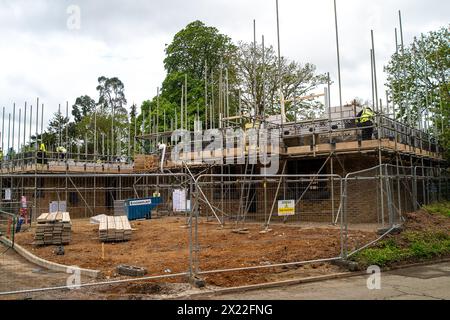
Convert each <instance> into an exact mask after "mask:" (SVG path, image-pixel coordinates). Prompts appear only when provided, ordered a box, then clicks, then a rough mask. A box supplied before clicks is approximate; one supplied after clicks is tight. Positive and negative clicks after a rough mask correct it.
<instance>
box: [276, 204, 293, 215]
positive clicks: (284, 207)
mask: <svg viewBox="0 0 450 320" xmlns="http://www.w3.org/2000/svg"><path fill="white" fill-rule="evenodd" d="M278 216H280V217H285V216H295V200H280V201H278Z"/></svg>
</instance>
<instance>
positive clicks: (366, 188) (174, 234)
mask: <svg viewBox="0 0 450 320" xmlns="http://www.w3.org/2000/svg"><path fill="white" fill-rule="evenodd" d="M0 179H1V182H0V185H1V186H2V190H1V195H2V197H1V198H2V201H1V203H0V205H1V211H0V233H1V241H2V243H3V244H2V245H1V246H0V248H1V251H0V294H1V295H8V294H11V293H17V292H29V291H36V290H43V289H56V288H66V287H67V286H68V285H69V286H70V285H74V284H75V285H77V286H98V285H100V284H115V283H122V282H125V283H126V282H130V281H146V280H154V281H165V279H168V278H173V279H181V280H179V281H188V280H189V279H191V280H192V279H197V278H205V279H206V281H207V282H208V283H213V284H216V285H227V279H228V277H227V276H224V275H225V274H230V273H231V274H232V275H233V276H235V277H246V278H252V279H254V281H255V282H256V281H261V280H267V279H271V278H270V274H271V273H274V272H280V271H283V270H285V269H286V268H291V267H294V266H301V265H305V264H312V263H322V262H331V261H334V260H340V259H346V258H347V257H348V256H349V255H352V254H354V252H356V251H358V250H360V249H361V248H365V247H366V246H367V245H370V244H372V243H374V240H377V239H376V238H377V236H376V233H375V231H378V230H379V229H383V230H386V232H388V231H389V230H390V228H392V227H393V226H394V225H397V224H401V223H402V222H403V221H404V214H405V213H407V212H411V211H413V210H415V209H417V208H419V207H420V206H422V205H424V204H429V203H432V202H435V201H444V200H449V199H450V175H449V172H448V171H446V170H444V169H438V168H426V167H397V166H391V165H380V166H378V167H375V168H371V169H368V170H363V171H359V172H354V173H349V174H347V176H345V177H341V176H339V175H326V174H323V175H321V174H317V175H270V176H264V175H256V174H243V175H233V174H230V173H226V174H225V173H224V174H201V175H198V176H194V175H193V174H191V173H190V172H188V173H187V174H111V175H109V174H91V175H85V174H52V175H42V174H30V175H27V174H25V175H3V176H0ZM6 189H9V190H8V191H6ZM5 192H7V193H8V197H7V198H8V199H11V200H8V201H6V200H5ZM155 197H156V198H160V199H161V203H160V204H158V206H157V207H155V208H154V210H153V211H152V220H149V221H133V222H132V227H133V228H134V229H133V236H132V241H131V242H123V243H116V244H114V245H111V244H101V242H100V241H99V238H98V231H97V230H98V226H95V225H92V224H90V221H89V219H88V218H91V217H92V216H95V215H98V214H107V215H114V214H117V215H120V214H124V212H123V211H122V212H121V211H120V210H119V208H122V205H121V203H123V201H126V200H127V199H145V198H155ZM20 199H22V200H25V202H21V201H20ZM14 202H15V203H16V205H14ZM52 202H56V203H57V205H58V206H60V205H61V206H64V209H65V211H68V212H70V213H71V217H72V223H73V227H72V234H73V235H72V242H71V243H70V245H68V246H66V247H65V251H66V255H65V256H58V255H56V253H54V251H55V252H56V247H45V248H35V247H34V246H33V245H32V242H33V235H34V230H35V227H36V224H35V220H36V217H37V216H39V215H40V214H41V213H44V212H48V211H49V210H50V208H49V206H50V203H52ZM52 205H55V203H53V204H52ZM24 207H26V208H27V210H28V211H27V212H28V213H29V215H28V219H29V221H28V224H24V225H22V227H23V228H24V229H25V230H26V229H27V228H28V230H27V231H26V232H20V233H18V234H17V233H16V231H23V230H18V228H17V226H18V222H19V220H20V219H21V218H22V219H23V211H21V209H22V210H23V208H24ZM22 223H23V222H22ZM366 231H367V233H365V232H366ZM369 232H371V233H370V234H371V236H368V235H369ZM20 255H22V256H23V257H25V258H23V257H20ZM38 258H43V259H46V260H48V261H52V262H54V263H59V264H60V265H57V264H51V266H50V269H53V270H57V271H59V272H56V273H55V272H52V271H48V270H47V269H46V268H45V266H48V265H49V264H48V261H43V260H39V259H38ZM27 260H28V261H27ZM30 261H31V262H33V263H31V262H30ZM120 264H132V265H136V266H141V267H144V268H146V269H147V274H146V276H143V277H140V278H139V277H138V278H136V277H130V276H123V275H121V276H119V275H117V274H116V273H115V272H114V270H115V267H116V266H118V265H120ZM38 265H40V267H38ZM64 265H67V266H68V267H65V266H64ZM73 265H77V266H79V267H80V268H85V269H93V270H99V271H102V276H101V277H100V278H93V277H92V272H91V271H89V270H84V269H81V270H79V275H80V277H79V279H78V280H79V282H74V281H73V280H74V270H75V271H76V270H78V269H75V268H74V267H71V266H73ZM67 272H69V273H67ZM75 274H76V272H75ZM262 275H265V276H267V277H266V278H264V279H262V278H261V276H262ZM102 277H103V278H102ZM68 280H69V281H68ZM171 281H174V280H171Z"/></svg>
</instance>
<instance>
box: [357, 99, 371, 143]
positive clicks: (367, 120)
mask: <svg viewBox="0 0 450 320" xmlns="http://www.w3.org/2000/svg"><path fill="white" fill-rule="evenodd" d="M374 117H375V113H374V112H373V111H372V109H371V108H370V107H364V108H363V109H362V110H361V112H359V113H358V115H357V116H356V124H357V125H358V128H363V129H362V139H363V140H372V135H373V120H374Z"/></svg>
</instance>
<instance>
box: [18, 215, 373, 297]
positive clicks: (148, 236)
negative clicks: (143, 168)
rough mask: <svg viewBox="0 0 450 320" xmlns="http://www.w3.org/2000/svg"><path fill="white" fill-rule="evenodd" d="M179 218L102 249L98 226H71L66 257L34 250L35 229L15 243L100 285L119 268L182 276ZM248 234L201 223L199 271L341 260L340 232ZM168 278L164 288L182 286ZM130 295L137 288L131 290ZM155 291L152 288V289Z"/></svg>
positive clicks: (290, 272)
mask: <svg viewBox="0 0 450 320" xmlns="http://www.w3.org/2000/svg"><path fill="white" fill-rule="evenodd" d="M185 222H186V221H185V219H184V218H176V217H175V218H172V217H171V218H163V219H156V220H148V221H136V222H132V223H131V224H132V227H133V228H134V229H135V230H134V231H133V236H132V240H131V241H129V242H123V243H109V244H104V259H103V258H102V243H101V242H100V240H99V239H98V226H97V225H92V224H90V223H89V220H74V221H73V226H72V242H71V244H70V245H68V246H65V255H64V256H57V255H56V254H55V253H54V250H55V247H54V246H49V247H36V246H34V245H33V237H34V229H31V230H30V231H28V232H25V233H20V234H17V236H16V241H17V243H19V244H20V245H22V246H23V247H25V248H26V249H27V250H29V251H31V252H33V253H34V254H35V255H37V256H39V257H41V258H44V259H46V260H49V261H53V262H56V263H61V264H64V265H69V266H78V267H82V268H89V269H96V270H101V271H102V274H103V277H104V278H105V279H120V278H121V277H120V276H119V275H118V274H116V271H115V268H116V267H117V266H118V265H120V264H127V265H133V266H139V267H145V268H146V269H147V271H148V275H168V274H174V273H182V272H186V271H187V270H188V268H189V245H188V244H189V232H190V230H189V228H186V226H185ZM245 228H248V232H249V233H248V234H237V233H233V232H232V231H233V229H234V225H231V224H230V225H229V226H226V227H225V228H219V226H218V225H217V224H215V223H210V222H206V220H202V221H200V222H199V226H198V237H199V245H200V251H199V261H200V263H199V267H200V271H209V270H217V269H229V268H242V267H251V266H263V265H269V264H278V263H286V262H298V261H305V260H315V259H323V258H332V257H337V256H339V254H340V229H339V228H337V227H332V226H325V227H311V226H308V227H302V226H290V225H273V226H272V227H271V229H272V231H271V232H269V233H265V234H262V233H260V231H261V230H262V229H261V225H260V224H246V225H245ZM375 238H376V234H375V232H372V231H357V230H350V231H349V249H350V250H351V249H352V248H356V247H360V246H361V245H364V244H366V243H368V242H370V241H371V240H373V239H375ZM336 268H337V267H336V266H332V265H330V264H326V263H319V264H313V265H310V266H304V267H283V268H265V269H258V270H254V271H240V272H226V273H217V274H216V273H215V274H208V275H205V276H204V277H203V278H204V279H205V280H206V282H207V284H208V285H213V286H219V287H234V286H242V285H249V284H256V283H264V282H270V281H277V280H284V279H288V278H292V277H299V275H301V276H313V275H320V274H327V273H330V272H333V271H338V270H336ZM185 281H186V279H184V278H182V277H179V278H173V279H172V278H171V279H167V282H172V283H173V282H175V283H179V282H185ZM129 288H131V289H129V290H131V291H133V290H137V291H140V290H141V289H139V288H136V284H130V287H129ZM152 288H155V287H152Z"/></svg>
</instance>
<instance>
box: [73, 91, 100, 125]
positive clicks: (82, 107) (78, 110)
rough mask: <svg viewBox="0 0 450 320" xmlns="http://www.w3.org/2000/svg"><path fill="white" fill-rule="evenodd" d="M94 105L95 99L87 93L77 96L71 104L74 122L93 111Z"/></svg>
mask: <svg viewBox="0 0 450 320" xmlns="http://www.w3.org/2000/svg"><path fill="white" fill-rule="evenodd" d="M95 105H96V103H95V100H94V99H92V98H91V97H89V96H87V95H85V96H81V97H78V98H77V99H76V100H75V104H74V105H73V106H72V115H73V117H74V118H75V122H77V123H78V122H80V121H81V120H82V119H83V117H86V116H87V115H88V114H90V113H91V112H93V111H94V109H95Z"/></svg>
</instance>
